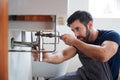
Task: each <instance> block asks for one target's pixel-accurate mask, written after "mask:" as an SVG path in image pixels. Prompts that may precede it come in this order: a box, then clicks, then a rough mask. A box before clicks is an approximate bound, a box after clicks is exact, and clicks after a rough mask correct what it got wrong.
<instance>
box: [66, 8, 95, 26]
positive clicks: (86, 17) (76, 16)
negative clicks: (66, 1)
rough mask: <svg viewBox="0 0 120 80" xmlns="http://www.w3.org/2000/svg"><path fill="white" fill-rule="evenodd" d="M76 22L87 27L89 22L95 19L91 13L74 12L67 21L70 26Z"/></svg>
mask: <svg viewBox="0 0 120 80" xmlns="http://www.w3.org/2000/svg"><path fill="white" fill-rule="evenodd" d="M75 20H79V21H80V22H81V23H83V24H84V25H85V26H87V24H88V22H89V21H93V18H92V16H91V14H90V13H88V12H86V11H80V10H78V11H76V12H74V13H73V14H72V15H71V16H70V17H69V18H68V19H67V25H68V26H70V24H71V23H73V22H74V21H75Z"/></svg>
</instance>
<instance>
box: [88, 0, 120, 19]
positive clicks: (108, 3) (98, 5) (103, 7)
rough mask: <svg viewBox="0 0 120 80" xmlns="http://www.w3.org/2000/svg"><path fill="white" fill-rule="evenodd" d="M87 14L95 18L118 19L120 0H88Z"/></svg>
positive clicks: (119, 16)
mask: <svg viewBox="0 0 120 80" xmlns="http://www.w3.org/2000/svg"><path fill="white" fill-rule="evenodd" d="M89 12H90V13H91V14H92V15H93V17H95V18H120V15H119V14H120V0H89Z"/></svg>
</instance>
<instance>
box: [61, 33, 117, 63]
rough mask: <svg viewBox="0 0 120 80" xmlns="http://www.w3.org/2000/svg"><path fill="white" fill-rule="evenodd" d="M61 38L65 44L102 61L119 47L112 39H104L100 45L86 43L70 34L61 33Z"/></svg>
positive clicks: (106, 59) (107, 58)
mask: <svg viewBox="0 0 120 80" xmlns="http://www.w3.org/2000/svg"><path fill="white" fill-rule="evenodd" d="M62 40H63V41H64V42H65V43H66V44H67V45H70V46H75V47H76V48H77V49H79V50H80V51H81V52H83V53H84V54H85V55H87V56H89V57H91V58H92V59H94V60H98V61H102V62H106V61H108V60H109V59H110V58H111V57H112V56H113V55H114V54H115V53H116V52H117V50H118V47H119V46H118V44H117V43H116V42H114V41H104V42H103V43H102V44H101V45H92V44H87V43H85V42H83V41H81V40H78V39H77V38H75V37H74V36H73V35H70V34H65V35H63V37H62Z"/></svg>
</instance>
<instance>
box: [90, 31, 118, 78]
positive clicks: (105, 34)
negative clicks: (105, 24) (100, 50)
mask: <svg viewBox="0 0 120 80" xmlns="http://www.w3.org/2000/svg"><path fill="white" fill-rule="evenodd" d="M98 31H99V35H98V38H97V39H96V40H95V41H94V42H92V43H90V44H95V45H101V44H102V43H103V42H104V41H114V42H116V43H117V44H118V45H119V48H118V51H117V53H116V54H115V55H114V56H113V57H112V58H111V59H110V60H109V61H108V64H109V67H110V70H111V72H112V76H113V80H117V78H118V73H119V67H120V35H119V33H117V32H115V31H113V30H98ZM111 46H112V45H111Z"/></svg>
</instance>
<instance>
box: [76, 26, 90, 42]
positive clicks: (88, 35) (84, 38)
mask: <svg viewBox="0 0 120 80" xmlns="http://www.w3.org/2000/svg"><path fill="white" fill-rule="evenodd" d="M89 37H90V31H89V30H88V28H87V27H86V37H81V36H77V39H80V38H82V41H83V42H86V43H87V42H89ZM80 40H81V39H80Z"/></svg>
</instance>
